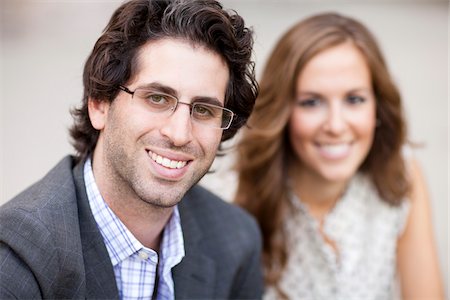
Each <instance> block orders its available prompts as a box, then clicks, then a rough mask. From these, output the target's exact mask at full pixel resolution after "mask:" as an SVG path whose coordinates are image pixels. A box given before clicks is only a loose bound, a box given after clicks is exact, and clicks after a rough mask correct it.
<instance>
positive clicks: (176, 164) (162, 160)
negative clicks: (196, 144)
mask: <svg viewBox="0 0 450 300" xmlns="http://www.w3.org/2000/svg"><path fill="white" fill-rule="evenodd" d="M151 153H152V159H153V160H154V161H155V162H156V163H157V164H160V165H162V166H164V167H166V168H170V169H181V168H182V167H184V166H185V165H186V164H187V161H181V160H180V161H178V160H170V159H168V158H167V157H162V156H160V155H158V154H156V153H153V152H151Z"/></svg>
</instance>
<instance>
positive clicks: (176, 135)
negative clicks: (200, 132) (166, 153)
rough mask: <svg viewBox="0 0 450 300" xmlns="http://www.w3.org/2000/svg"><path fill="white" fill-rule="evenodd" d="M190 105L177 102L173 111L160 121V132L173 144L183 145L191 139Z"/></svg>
mask: <svg viewBox="0 0 450 300" xmlns="http://www.w3.org/2000/svg"><path fill="white" fill-rule="evenodd" d="M190 109H191V108H190V105H189V104H187V103H181V102H179V103H178V105H177V107H175V110H174V111H173V113H172V114H171V115H170V116H168V117H167V119H166V120H164V121H162V122H163V124H162V125H161V134H162V135H164V136H166V137H168V138H169V139H170V140H171V141H172V143H173V144H174V146H183V145H186V144H188V143H189V142H190V141H192V139H193V135H192V122H191V112H190Z"/></svg>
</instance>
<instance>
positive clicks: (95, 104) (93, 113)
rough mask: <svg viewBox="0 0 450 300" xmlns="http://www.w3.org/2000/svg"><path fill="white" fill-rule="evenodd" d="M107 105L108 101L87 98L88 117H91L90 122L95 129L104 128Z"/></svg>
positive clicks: (108, 104)
mask: <svg viewBox="0 0 450 300" xmlns="http://www.w3.org/2000/svg"><path fill="white" fill-rule="evenodd" d="M109 106H110V103H109V102H108V101H101V100H96V99H92V98H89V99H88V110H89V119H91V124H92V126H93V127H94V128H95V129H97V130H102V129H103V128H105V124H106V118H107V116H108V111H109Z"/></svg>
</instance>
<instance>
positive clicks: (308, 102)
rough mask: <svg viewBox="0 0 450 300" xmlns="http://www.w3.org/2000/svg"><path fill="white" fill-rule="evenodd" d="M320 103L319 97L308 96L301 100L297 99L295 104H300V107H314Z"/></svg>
mask: <svg viewBox="0 0 450 300" xmlns="http://www.w3.org/2000/svg"><path fill="white" fill-rule="evenodd" d="M320 104H321V101H320V99H317V98H310V99H303V100H299V101H297V105H298V106H301V107H305V108H308V107H316V106H319V105H320Z"/></svg>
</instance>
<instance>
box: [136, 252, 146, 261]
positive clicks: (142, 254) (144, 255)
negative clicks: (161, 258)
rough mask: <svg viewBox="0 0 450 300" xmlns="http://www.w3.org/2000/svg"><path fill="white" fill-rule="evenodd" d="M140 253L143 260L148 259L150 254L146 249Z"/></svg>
mask: <svg viewBox="0 0 450 300" xmlns="http://www.w3.org/2000/svg"><path fill="white" fill-rule="evenodd" d="M138 255H139V257H140V258H141V259H142V260H147V259H148V254H147V253H146V252H145V251H142V250H141V251H139V253H138Z"/></svg>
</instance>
